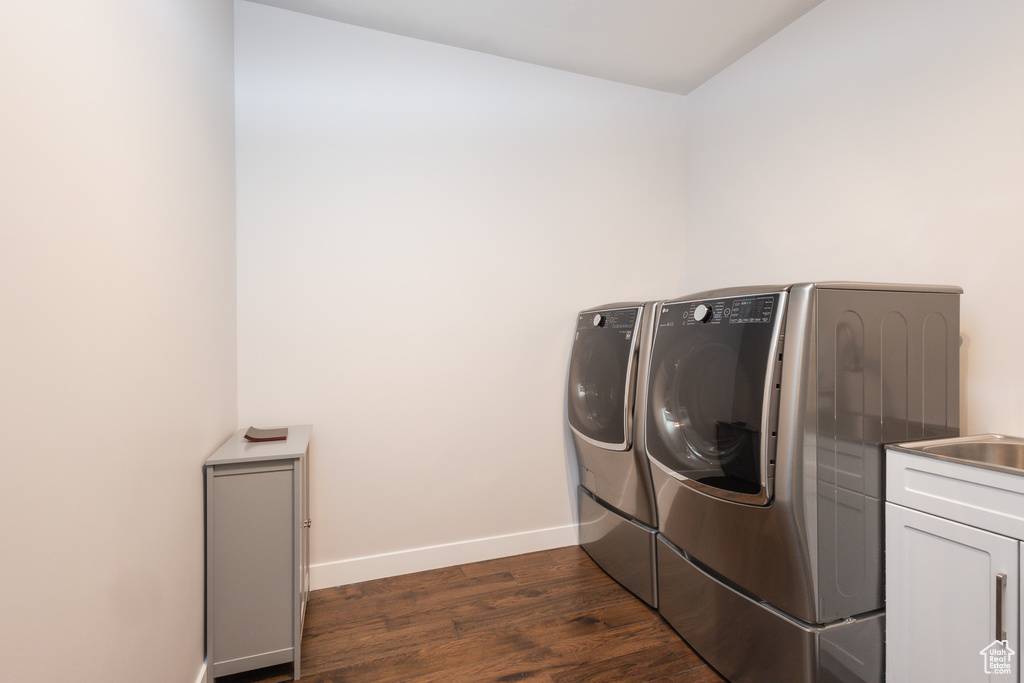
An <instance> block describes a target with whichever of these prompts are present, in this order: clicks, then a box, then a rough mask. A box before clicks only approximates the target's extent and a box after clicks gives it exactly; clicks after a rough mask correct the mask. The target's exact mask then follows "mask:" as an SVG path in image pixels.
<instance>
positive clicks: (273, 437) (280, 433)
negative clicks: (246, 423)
mask: <svg viewBox="0 0 1024 683" xmlns="http://www.w3.org/2000/svg"><path fill="white" fill-rule="evenodd" d="M245 438H246V440H247V441H284V440H285V439H287V438H288V428H287V427H278V428H276V429H256V428H255V427H249V429H247V430H246V432H245Z"/></svg>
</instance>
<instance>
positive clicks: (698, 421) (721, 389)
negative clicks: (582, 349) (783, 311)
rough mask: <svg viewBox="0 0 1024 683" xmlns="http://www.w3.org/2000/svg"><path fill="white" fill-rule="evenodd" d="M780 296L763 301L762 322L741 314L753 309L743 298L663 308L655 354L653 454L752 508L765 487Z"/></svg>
mask: <svg viewBox="0 0 1024 683" xmlns="http://www.w3.org/2000/svg"><path fill="white" fill-rule="evenodd" d="M776 296H777V295H776ZM776 296H771V297H768V296H766V297H760V303H759V306H760V307H761V310H762V315H760V316H758V320H757V321H756V322H753V321H751V320H750V317H751V316H749V315H744V316H741V315H739V313H740V312H741V311H743V312H749V311H747V309H744V308H743V307H742V302H741V301H737V300H725V299H722V300H713V301H708V302H681V303H673V304H665V305H663V306H662V309H661V315H660V317H659V321H658V327H657V331H656V333H655V338H654V347H653V350H652V353H651V369H650V377H649V386H648V401H647V434H646V435H647V450H648V454H649V455H650V456H651V457H653V458H654V459H655V460H657V461H658V462H659V463H660V464H661V465H663V466H664V467H665V468H666V469H668V470H670V471H671V472H674V473H675V474H676V475H678V477H679V478H681V479H684V480H689V481H691V482H697V483H699V484H701V485H702V486H701V489H702V490H705V491H706V492H707V491H708V489H710V491H711V492H712V494H714V491H721V492H723V496H724V497H728V498H732V499H737V500H745V501H746V502H755V501H757V500H760V499H761V498H763V493H764V489H765V477H764V476H763V475H764V470H765V468H766V467H765V464H766V463H765V458H764V457H763V450H764V449H763V447H762V446H763V444H762V441H763V439H762V435H761V430H762V424H763V422H764V417H765V414H766V411H767V410H768V408H767V405H766V401H765V400H764V399H765V383H766V377H767V376H768V374H769V370H770V368H769V359H770V354H771V353H772V351H771V349H772V347H773V343H774V340H775V334H776V333H775V327H776V326H775V325H774V324H771V323H773V322H774V316H773V315H772V312H773V311H774V310H775V308H776V301H777V298H776ZM698 306H704V308H698ZM761 318H763V320H762V319H761ZM705 487H707V488H705Z"/></svg>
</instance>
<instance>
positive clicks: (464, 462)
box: [235, 2, 685, 587]
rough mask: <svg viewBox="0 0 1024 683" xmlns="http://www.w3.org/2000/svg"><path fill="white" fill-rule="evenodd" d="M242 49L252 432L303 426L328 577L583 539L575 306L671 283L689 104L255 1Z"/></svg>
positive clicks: (242, 401)
mask: <svg viewBox="0 0 1024 683" xmlns="http://www.w3.org/2000/svg"><path fill="white" fill-rule="evenodd" d="M235 49H236V110H237V153H238V156H237V159H238V188H237V191H238V261H239V268H238V296H239V301H238V316H239V320H238V335H239V420H240V423H241V425H243V426H246V425H249V424H253V425H256V426H270V425H273V424H288V423H297V422H307V421H308V422H311V423H312V424H313V425H314V431H313V444H312V447H311V449H312V468H313V472H314V477H313V490H312V507H313V510H312V517H313V527H312V532H313V535H312V544H311V545H312V555H313V563H314V565H318V566H315V567H314V573H313V583H314V587H316V586H324V585H331V584H335V583H345V582H348V581H355V580H360V579H364V578H368V577H372V576H383V575H388V574H397V573H401V572H403V571H412V570H417V569H423V568H426V567H428V566H437V565H444V564H452V563H455V562H461V561H467V560H472V559H481V558H483V557H490V556H496V555H504V554H511V553H515V552H525V551H528V550H534V549H538V548H541V547H550V546H555V545H565V544H570V543H574V542H575V531H574V529H573V527H572V524H573V521H572V503H571V496H570V492H571V481H570V479H571V476H572V475H571V474H570V470H569V467H568V466H567V457H568V455H569V454H567V450H566V441H565V432H564V429H565V428H564V417H563V415H564V392H565V388H564V385H565V374H566V368H567V364H568V351H569V346H570V344H571V338H572V329H573V323H574V320H575V313H576V312H577V311H578V310H579V309H581V308H584V307H587V306H591V305H596V304H599V303H605V302H608V301H615V300H622V299H629V298H644V299H646V298H652V299H653V298H657V297H665V296H672V295H675V294H678V293H680V289H679V286H680V284H681V282H682V275H681V264H682V258H683V227H684V226H683V203H682V200H683V144H682V142H683V120H684V115H685V111H684V107H685V100H684V99H683V98H682V97H678V96H674V95H667V94H664V93H658V92H654V91H650V90H644V89H639V88H632V87H628V86H623V85H618V84H613V83H608V82H603V81H599V80H595V79H591V78H586V77H581V76H576V75H571V74H568V73H564V72H560V71H555V70H550V69H544V68H540V67H536V66H531V65H526V64H520V63H516V62H512V61H508V60H503V59H500V58H496V57H492V56H488V55H482V54H476V53H472V52H467V51H462V50H458V49H453V48H447V47H442V46H439V45H434V44H430V43H425V42H420V41H416V40H411V39H407V38H401V37H397V36H393V35H388V34H384V33H379V32H375V31H370V30H366V29H361V28H356V27H352V26H348V25H344V24H340V23H336V22H331V21H327V20H324V19H318V18H313V17H309V16H305V15H300V14H296V13H291V12H287V11H284V10H280V9H275V8H270V7H266V6H262V5H255V4H250V3H246V2H240V3H238V4H236V36H235ZM641 253H642V254H643V259H641V258H640V255H641ZM439 546H440V547H439ZM382 555H383V557H381V556H382Z"/></svg>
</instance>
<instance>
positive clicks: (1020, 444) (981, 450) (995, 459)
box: [895, 434, 1024, 475]
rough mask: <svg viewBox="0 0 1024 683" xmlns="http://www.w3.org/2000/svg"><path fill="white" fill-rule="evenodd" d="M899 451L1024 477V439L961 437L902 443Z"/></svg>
mask: <svg viewBox="0 0 1024 683" xmlns="http://www.w3.org/2000/svg"><path fill="white" fill-rule="evenodd" d="M895 448H898V449H899V450H902V451H907V452H910V453H916V454H918V455H926V456H929V457H932V458H937V459H939V460H949V461H953V462H959V463H963V464H965V465H974V466H975V467H984V468H986V469H992V470H999V471H1001V472H1009V473H1011V474H1019V475H1024V439H1021V438H1018V437H1014V436H1003V435H1002V434H981V435H978V436H959V437H955V438H952V439H936V440H933V441H914V442H910V443H901V444H898V445H896V446H895Z"/></svg>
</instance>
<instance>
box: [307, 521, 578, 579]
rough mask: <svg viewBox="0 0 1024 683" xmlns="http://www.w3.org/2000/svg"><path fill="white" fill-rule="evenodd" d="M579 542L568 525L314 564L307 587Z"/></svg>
mask: <svg viewBox="0 0 1024 683" xmlns="http://www.w3.org/2000/svg"><path fill="white" fill-rule="evenodd" d="M578 543H579V534H578V532H577V528H576V525H575V524H570V525H567V526H561V527H554V528H551V529H538V530H536V531H526V532H523V533H518V534H508V535H505V536H492V537H490V538H478V539H475V540H472V541H462V542H459V543H446V544H443V545H435V546H430V547H426V548H413V549H411V550H400V551H397V552H393V553H384V554H381V555H370V556H367V557H356V558H352V559H348V560H339V561H337V562H324V563H322V564H314V565H312V566H311V567H310V568H309V585H310V588H311V589H313V590H318V589H320V588H330V587H331V586H344V585H346V584H350V583H359V582H360V581H371V580H373V579H382V578H385V577H388V576H399V575H400V574H411V573H413V572H421V571H426V570H428V569H439V568H441V567H450V566H452V565H456V564H466V563H468V562H481V561H483V560H492V559H494V558H496V557H508V556H510V555H521V554H523V553H531V552H536V551H538V550H550V549H551V548H562V547H564V546H567V545H577V544H578Z"/></svg>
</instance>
